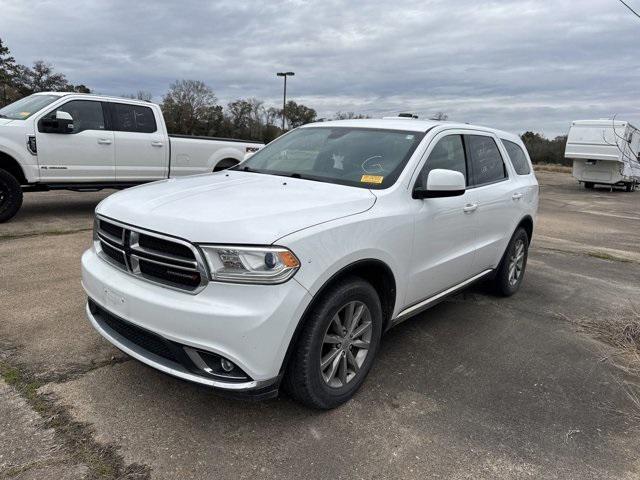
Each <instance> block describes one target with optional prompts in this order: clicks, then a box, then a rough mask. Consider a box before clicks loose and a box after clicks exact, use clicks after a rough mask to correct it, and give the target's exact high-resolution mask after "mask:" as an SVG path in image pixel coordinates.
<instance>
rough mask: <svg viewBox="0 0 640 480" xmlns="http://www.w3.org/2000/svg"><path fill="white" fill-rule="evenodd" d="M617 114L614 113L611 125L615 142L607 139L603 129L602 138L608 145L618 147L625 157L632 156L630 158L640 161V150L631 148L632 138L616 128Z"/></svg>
mask: <svg viewBox="0 0 640 480" xmlns="http://www.w3.org/2000/svg"><path fill="white" fill-rule="evenodd" d="M616 116H617V114H616V115H614V116H613V117H612V119H611V127H612V130H613V136H614V138H613V143H611V142H610V141H609V140H607V136H606V135H605V132H604V130H603V131H602V140H604V143H606V144H607V145H610V146H612V147H616V148H617V149H618V151H619V152H620V153H621V154H622V156H623V157H630V158H633V159H634V160H637V161H640V152H634V151H633V150H632V149H631V138H627V137H626V136H624V134H623V135H621V134H620V133H618V131H617V130H616V128H617V126H616ZM623 133H624V132H623Z"/></svg>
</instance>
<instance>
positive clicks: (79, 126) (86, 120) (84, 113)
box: [47, 100, 105, 133]
mask: <svg viewBox="0 0 640 480" xmlns="http://www.w3.org/2000/svg"><path fill="white" fill-rule="evenodd" d="M56 112H66V113H68V114H69V115H71V119H72V120H73V124H72V125H73V129H70V130H69V131H70V133H80V132H84V131H85V130H104V129H105V124H104V113H103V112H102V104H101V103H100V102H92V101H91V100H71V101H70V102H67V103H65V104H64V105H61V106H59V107H58V108H57V109H56V110H54V111H53V112H51V113H48V114H47V118H56Z"/></svg>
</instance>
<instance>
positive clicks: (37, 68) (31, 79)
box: [22, 60, 73, 92]
mask: <svg viewBox="0 0 640 480" xmlns="http://www.w3.org/2000/svg"><path fill="white" fill-rule="evenodd" d="M22 83H23V85H24V87H25V89H26V90H28V91H29V92H45V91H65V90H72V89H73V86H72V85H70V84H69V82H67V78H66V77H65V76H64V74H62V73H55V72H54V71H53V65H51V64H50V63H46V62H45V61H43V60H37V61H36V62H34V63H33V67H32V68H24V69H23V71H22Z"/></svg>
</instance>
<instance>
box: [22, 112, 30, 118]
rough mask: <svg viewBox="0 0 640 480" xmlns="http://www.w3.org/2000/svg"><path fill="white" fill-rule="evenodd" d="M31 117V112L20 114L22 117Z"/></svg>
mask: <svg viewBox="0 0 640 480" xmlns="http://www.w3.org/2000/svg"><path fill="white" fill-rule="evenodd" d="M29 115H31V112H20V116H21V117H28V116H29Z"/></svg>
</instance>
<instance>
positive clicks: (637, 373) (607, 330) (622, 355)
mask: <svg viewBox="0 0 640 480" xmlns="http://www.w3.org/2000/svg"><path fill="white" fill-rule="evenodd" d="M582 326H583V328H584V330H585V331H587V332H589V333H591V334H593V335H594V336H595V337H596V338H598V339H600V340H602V341H603V342H605V343H608V344H609V345H612V346H613V347H615V348H616V354H615V355H614V356H610V357H607V358H605V359H604V360H606V361H609V362H611V363H612V364H613V365H614V366H615V367H617V368H618V369H620V370H621V371H622V372H624V373H625V374H626V375H628V376H629V377H632V378H634V379H635V381H620V382H618V383H619V384H620V387H621V388H622V389H623V390H624V391H625V393H626V395H627V398H628V399H629V401H630V403H631V405H632V407H633V411H632V412H631V416H633V417H634V418H635V419H636V420H637V421H639V422H640V383H638V381H637V379H638V378H640V312H638V311H637V310H636V309H635V308H634V309H632V312H631V313H630V314H628V315H622V316H617V317H615V316H614V317H612V318H609V319H607V321H605V322H603V321H588V322H584V323H583V324H582ZM619 413H624V414H629V412H619Z"/></svg>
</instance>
